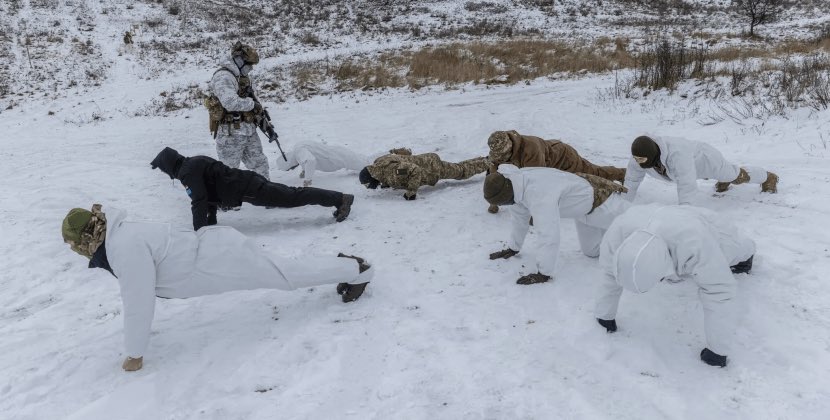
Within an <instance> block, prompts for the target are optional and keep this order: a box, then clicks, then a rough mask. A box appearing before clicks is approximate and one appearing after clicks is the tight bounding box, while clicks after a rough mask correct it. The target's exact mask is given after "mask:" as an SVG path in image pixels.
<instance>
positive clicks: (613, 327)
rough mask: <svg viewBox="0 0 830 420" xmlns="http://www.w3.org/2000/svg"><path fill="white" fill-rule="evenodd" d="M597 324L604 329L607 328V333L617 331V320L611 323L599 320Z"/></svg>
mask: <svg viewBox="0 0 830 420" xmlns="http://www.w3.org/2000/svg"><path fill="white" fill-rule="evenodd" d="M597 322H599V325H602V326H603V327H605V331H606V332H609V333H612V332H616V331H617V320H616V319H612V320H610V321H609V320H607V319H599V318H597Z"/></svg>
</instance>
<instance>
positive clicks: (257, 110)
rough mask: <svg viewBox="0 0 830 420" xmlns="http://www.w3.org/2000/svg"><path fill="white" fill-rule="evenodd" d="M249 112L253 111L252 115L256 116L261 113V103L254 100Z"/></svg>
mask: <svg viewBox="0 0 830 420" xmlns="http://www.w3.org/2000/svg"><path fill="white" fill-rule="evenodd" d="M251 112H253V113H254V115H256V116H259V115H261V114H262V104H260V103H259V102H254V109H252V110H251Z"/></svg>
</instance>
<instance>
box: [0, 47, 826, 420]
mask: <svg viewBox="0 0 830 420" xmlns="http://www.w3.org/2000/svg"><path fill="white" fill-rule="evenodd" d="M134 71H136V69H135V68H133V67H131V64H130V63H129V62H125V61H118V62H116V64H115V65H114V67H113V69H112V72H113V75H114V76H113V77H112V78H110V79H109V80H108V81H107V82H106V83H104V84H103V85H102V86H101V88H100V90H99V91H93V92H92V93H90V94H87V95H84V96H70V97H68V98H66V99H61V100H58V101H54V102H49V103H43V102H38V101H30V102H28V103H24V104H22V105H19V106H17V107H16V108H14V109H11V110H6V111H3V112H2V114H0V133H2V147H0V162H2V164H0V179H2V180H3V182H2V183H0V197H2V201H0V220H2V223H0V238H3V240H2V241H0V261H2V270H0V337H2V339H0V418H3V419H16V420H27V419H54V418H69V419H197V418H198V419H223V420H224V419H274V418H280V419H306V418H308V419H332V418H338V419H339V418H344V419H370V418H372V419H391V418H400V419H421V418H433V419H514V418H515V419H540V418H590V419H595V418H615V419H619V418H631V419H643V418H694V419H700V418H705V419H719V418H723V419H727V418H728V419H732V418H752V419H762V418H799V419H819V418H827V414H828V412H830V391H829V390H828V389H830V379H828V378H830V334H828V331H830V287H828V285H827V281H826V275H827V273H828V272H830V250H828V247H830V199H828V197H830V169H828V168H829V167H828V159H830V150H828V149H827V147H828V144H827V143H828V142H830V118H829V117H830V112H828V111H823V112H819V113H816V112H812V111H808V110H803V111H799V112H794V113H791V114H790V115H789V117H788V118H787V119H781V118H779V119H772V120H769V121H765V122H762V121H747V122H744V123H743V124H737V123H735V122H733V121H731V120H728V119H727V120H725V121H721V122H719V123H716V124H712V125H702V124H701V123H700V122H701V121H704V120H705V121H709V119H707V118H704V117H705V116H706V115H707V113H708V109H707V104H701V103H695V102H694V101H691V100H686V99H680V98H678V97H677V96H674V97H667V96H662V95H661V94H653V95H651V96H650V97H649V99H648V100H640V101H637V102H616V103H607V102H600V101H598V100H597V91H596V88H604V87H607V86H610V85H613V76H598V77H592V78H587V79H583V80H578V81H541V80H540V81H536V82H534V83H532V84H530V85H527V86H525V85H522V86H512V87H497V88H489V89H488V88H485V87H476V88H468V89H463V90H454V91H433V92H426V91H424V92H420V93H406V92H397V93H388V94H382V95H376V96H366V95H357V96H354V95H350V96H336V97H331V98H327V97H317V98H314V99H312V100H309V101H306V102H299V103H298V102H289V103H283V104H279V105H275V104H271V107H270V108H271V114H272V116H274V119H275V121H276V124H277V129H278V131H279V133H280V135H281V139H283V145H284V146H285V147H287V148H290V147H291V145H292V144H293V143H295V142H298V141H301V140H319V141H327V142H332V143H337V144H343V145H347V146H349V147H353V148H354V150H356V151H358V152H361V153H365V154H375V153H378V152H382V151H384V150H387V149H389V148H392V147H396V146H409V147H412V148H413V150H414V151H415V152H430V151H435V152H438V153H439V154H441V155H442V156H443V157H445V158H446V159H448V160H462V159H466V158H469V157H473V156H477V155H483V154H485V153H486V151H487V147H486V139H487V136H488V134H489V133H490V132H492V131H494V130H497V129H516V130H518V131H520V132H522V133H527V134H534V135H540V136H544V137H548V138H553V137H558V138H562V139H563V140H565V141H567V142H569V143H570V144H572V145H574V146H575V147H576V148H577V149H578V150H579V151H580V152H581V153H582V154H583V155H584V156H586V157H588V158H589V159H591V160H593V161H595V162H601V163H607V164H615V165H618V166H622V165H625V162H626V158H627V156H628V150H629V145H630V142H631V140H632V139H633V138H634V137H635V136H637V135H639V134H642V133H644V132H651V133H655V134H671V135H680V136H687V137H689V138H693V139H697V140H703V141H706V142H709V143H711V144H712V145H714V146H716V147H717V148H719V149H720V150H721V151H722V152H723V153H724V155H726V156H727V157H729V158H731V159H733V160H734V161H735V162H738V163H747V164H753V165H759V166H762V167H766V168H768V169H769V170H772V171H775V172H777V173H778V174H779V175H780V176H781V183H780V185H779V190H780V193H779V194H777V195H761V194H760V193H759V192H758V190H757V187H754V186H746V185H744V186H739V187H734V188H733V189H732V190H731V191H729V192H728V193H726V194H721V195H718V196H715V194H713V193H712V188H713V182H706V181H701V182H700V188H701V191H702V200H703V202H704V203H705V205H706V206H707V207H710V208H713V209H716V210H718V211H719V212H721V213H722V214H723V216H724V217H728V218H730V219H734V220H735V221H736V222H737V223H738V224H739V225H740V226H741V227H742V228H743V229H745V230H746V231H748V233H749V234H750V235H751V236H752V237H753V238H754V239H755V240H756V241H757V245H758V254H757V255H756V258H755V267H754V271H753V273H752V274H751V275H741V276H740V279H739V292H740V293H739V305H740V308H741V312H742V319H741V321H740V324H739V326H738V328H737V329H736V331H735V335H734V351H733V353H732V354H730V355H729V357H730V360H731V363H730V365H729V366H728V367H727V368H725V369H716V368H711V367H709V366H706V365H705V364H703V363H702V362H700V360H699V359H698V353H699V351H700V349H701V348H702V347H703V346H704V337H703V331H702V309H701V307H700V304H699V302H698V300H697V295H696V291H695V290H694V288H692V287H691V285H689V284H679V285H661V286H660V287H657V288H655V290H654V291H653V292H651V293H648V294H646V295H643V296H636V297H635V296H631V295H627V294H626V295H624V297H623V301H622V303H621V309H620V314H619V316H618V318H617V321H618V323H619V325H620V331H618V332H617V333H616V334H613V335H609V334H606V333H605V331H604V330H603V329H602V328H600V327H599V326H598V325H597V324H596V322H595V321H594V318H593V316H592V310H593V298H594V288H595V285H596V283H597V280H598V279H599V276H600V272H599V268H598V266H597V261H596V260H594V259H590V258H587V257H585V256H583V255H582V254H581V253H580V251H579V246H578V244H577V242H576V233H575V230H574V228H573V226H572V224H570V223H567V222H566V223H564V225H563V229H562V230H563V245H562V249H561V255H560V263H559V266H560V268H559V272H558V273H557V276H556V278H555V281H552V282H550V283H547V284H542V285H534V286H527V287H522V286H517V285H516V284H515V279H516V278H517V277H518V276H519V275H520V274H522V273H527V272H529V270H531V268H530V267H533V265H534V255H535V253H534V251H533V247H534V244H535V240H534V238H533V229H531V237H530V239H529V240H528V242H527V243H526V249H525V250H524V251H523V252H522V254H520V255H519V256H518V257H517V258H514V259H511V260H507V261H499V262H493V261H490V260H488V258H487V255H488V253H489V252H493V251H496V250H499V249H502V248H503V246H504V241H505V240H506V239H507V235H508V229H509V226H508V220H507V218H508V215H507V214H506V213H504V212H503V213H500V214H497V215H491V214H488V213H487V211H486V208H487V205H486V203H485V202H484V200H483V199H482V197H481V181H482V178H483V177H482V176H481V175H479V176H477V177H475V178H473V179H472V180H468V181H462V182H455V181H450V182H442V183H440V184H439V185H438V186H436V187H434V188H429V187H427V188H424V189H422V190H421V191H420V192H419V194H418V200H416V201H414V202H408V201H405V200H403V198H402V197H401V194H402V192H401V191H391V190H382V191H381V190H376V191H369V190H366V189H363V187H362V186H361V185H360V184H359V183H358V182H357V176H356V174H353V173H333V174H319V177H318V179H316V181H315V182H316V184H315V185H316V186H318V187H322V188H330V189H337V190H341V191H344V192H348V193H352V194H355V196H356V202H355V206H354V208H353V211H352V215H351V217H350V218H349V219H348V220H347V221H346V222H343V223H339V224H337V223H334V221H333V220H332V218H331V214H330V211H329V210H327V209H323V208H311V207H309V208H301V209H294V210H283V209H273V210H266V209H264V208H254V207H251V206H247V205H246V206H245V207H243V209H242V211H239V212H232V213H224V214H220V215H219V217H220V219H219V221H220V223H221V224H225V225H230V226H234V227H236V228H237V229H239V230H240V231H242V232H244V233H245V234H247V235H250V236H252V237H254V238H255V239H256V241H258V242H259V243H261V244H262V245H263V246H266V247H268V248H269V249H272V250H274V251H275V252H278V253H280V254H283V255H286V256H299V255H304V254H315V255H318V254H329V255H331V254H336V253H337V252H345V253H353V254H356V255H360V256H365V257H367V258H368V259H370V261H371V262H372V263H373V264H374V265H375V266H376V268H377V273H376V277H375V281H374V282H373V283H372V284H371V285H370V287H369V289H368V292H367V294H366V295H364V297H363V298H362V299H360V300H359V301H357V302H355V303H353V304H342V303H341V302H340V300H339V297H338V296H337V295H336V294H335V291H334V288H333V287H331V288H329V287H325V288H317V289H314V290H304V291H297V292H293V293H286V292H280V291H269V290H262V291H250V292H239V293H230V294H225V295H219V296H209V297H203V298H195V299H187V300H161V299H160V300H158V302H157V306H156V316H155V322H154V324H153V336H152V338H151V343H150V347H149V350H148V352H147V354H146V355H145V365H144V369H142V370H141V371H139V372H135V373H125V372H123V371H122V370H121V368H120V363H121V361H122V359H123V357H124V354H123V347H122V317H121V302H120V297H119V293H118V285H117V282H116V281H115V279H113V278H112V277H111V276H110V275H109V274H108V273H106V272H104V271H103V270H88V269H86V268H85V267H86V261H85V260H84V259H83V258H81V257H79V256H78V255H76V254H74V253H72V252H71V251H70V250H69V248H68V246H66V245H65V244H63V243H62V242H61V237H60V232H59V230H60V223H61V220H62V218H63V217H64V215H65V214H66V212H67V210H68V209H69V208H72V207H89V206H90V205H91V204H92V203H95V202H98V203H102V204H103V205H104V210H105V211H106V209H107V208H108V207H119V208H122V209H126V210H127V211H128V212H129V213H130V214H131V217H132V218H134V219H143V220H154V221H165V222H168V221H169V222H173V223H175V224H177V225H181V226H189V225H190V210H189V202H188V199H187V197H186V195H185V194H184V191H183V190H182V188H181V186H180V185H177V184H176V183H174V182H171V181H170V180H169V179H168V178H167V177H166V176H165V175H163V174H162V173H161V172H159V171H153V170H151V169H150V167H149V162H150V160H151V159H152V158H153V157H154V156H155V155H156V153H157V152H158V151H160V150H161V149H162V148H163V147H164V146H171V147H174V148H176V149H178V150H179V151H180V152H182V153H183V154H186V155H192V154H205V155H209V156H215V149H214V146H213V144H212V140H211V138H210V137H209V134H208V133H207V116H206V113H205V112H204V111H203V110H202V109H195V110H191V111H185V112H182V113H180V114H178V115H176V116H174V117H168V118H163V117H132V115H134V114H135V112H136V110H138V109H139V108H141V107H142V106H144V105H145V104H146V101H147V100H149V98H151V97H152V96H154V95H156V94H157V93H155V92H158V91H159V90H160V89H164V88H165V87H166V86H169V85H171V84H175V83H179V82H180V81H179V80H174V79H167V80H164V81H161V80H151V81H137V80H138V79H137V78H131V77H127V76H129V74H131V72H134ZM209 71H210V69H206V70H205V74H206V75H208V76H209V74H208V73H209ZM201 76H204V75H199V77H201ZM187 77H193V76H192V75H191V76H186V75H183V76H182V80H189V79H188V78H187ZM205 77H207V76H205ZM165 84H166V85H165ZM47 111H51V112H53V113H54V115H47ZM96 116H97V117H96ZM265 147H266V149H267V151H268V155H269V157H270V159H271V161H272V163H273V160H274V159H276V156H277V152H276V148H275V147H274V146H273V145H266V146H265ZM297 175H298V173H297V171H294V172H290V173H280V172H277V171H272V179H273V180H275V181H277V182H283V183H286V184H290V185H301V182H300V180H299V179H298V177H297ZM640 191H641V193H640V196H639V198H638V201H641V202H652V201H657V202H663V203H672V202H674V201H675V200H676V194H675V192H674V189H673V187H672V186H671V185H667V184H662V183H660V182H658V181H655V180H653V179H650V180H647V181H645V182H644V184H643V186H642V187H641V190H640Z"/></svg>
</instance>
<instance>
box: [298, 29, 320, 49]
mask: <svg viewBox="0 0 830 420" xmlns="http://www.w3.org/2000/svg"><path fill="white" fill-rule="evenodd" d="M300 42H302V43H303V44H306V45H314V46H316V45H320V44H321V42H320V38H319V37H318V36H317V34H315V33H313V32H305V33H303V35H302V36H300Z"/></svg>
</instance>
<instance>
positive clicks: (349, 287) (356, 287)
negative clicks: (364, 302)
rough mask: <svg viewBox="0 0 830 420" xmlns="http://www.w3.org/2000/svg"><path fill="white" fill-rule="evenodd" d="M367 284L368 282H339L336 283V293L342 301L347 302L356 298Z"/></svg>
mask: <svg viewBox="0 0 830 420" xmlns="http://www.w3.org/2000/svg"><path fill="white" fill-rule="evenodd" d="M368 284H369V282H366V283H360V284H349V283H340V284H338V285H337V293H338V294H339V295H340V296H341V298H342V299H343V303H349V302H352V301H355V300H357V298H359V297H360V295H362V294H363V291H364V290H366V286H367V285H368Z"/></svg>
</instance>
